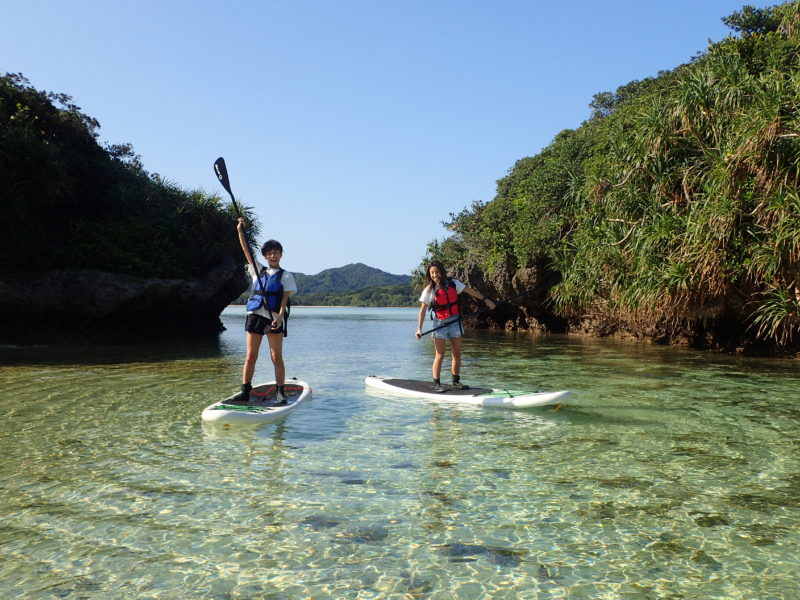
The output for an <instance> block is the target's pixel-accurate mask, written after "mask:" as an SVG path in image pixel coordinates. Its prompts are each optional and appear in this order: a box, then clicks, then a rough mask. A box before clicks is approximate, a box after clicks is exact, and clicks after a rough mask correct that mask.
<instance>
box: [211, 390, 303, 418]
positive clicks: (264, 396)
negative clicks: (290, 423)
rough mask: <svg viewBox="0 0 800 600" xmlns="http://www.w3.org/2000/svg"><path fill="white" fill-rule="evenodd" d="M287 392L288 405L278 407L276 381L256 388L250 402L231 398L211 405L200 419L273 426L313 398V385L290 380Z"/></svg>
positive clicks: (251, 393)
mask: <svg viewBox="0 0 800 600" xmlns="http://www.w3.org/2000/svg"><path fill="white" fill-rule="evenodd" d="M284 390H285V392H286V400H287V403H286V404H285V405H280V404H278V399H277V397H276V395H277V391H278V390H277V387H275V382H274V381H273V382H270V383H262V384H261V385H257V386H255V387H254V388H253V389H252V390H251V391H250V400H248V401H247V402H242V401H234V400H232V398H233V396H231V397H230V398H226V399H225V400H223V401H221V402H215V403H214V404H212V405H211V406H207V407H206V408H205V409H204V410H203V412H202V413H201V415H200V417H201V418H202V419H203V421H206V422H209V423H218V424H222V425H237V424H239V425H241V424H244V425H246V424H252V425H257V424H260V423H271V422H272V421H277V420H279V419H283V418H284V417H286V416H287V415H288V414H289V413H291V412H292V411H294V410H295V409H296V408H297V407H298V406H300V405H301V404H302V403H303V402H305V401H306V400H310V399H311V386H310V385H308V384H307V383H306V382H305V381H299V380H297V379H289V380H287V381H286V385H285V386H284ZM234 395H235V394H234Z"/></svg>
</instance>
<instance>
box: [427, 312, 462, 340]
mask: <svg viewBox="0 0 800 600" xmlns="http://www.w3.org/2000/svg"><path fill="white" fill-rule="evenodd" d="M444 323H447V325H445V326H444V327H442V328H441V329H437V330H436V331H434V332H433V333H432V334H431V335H432V336H433V337H434V338H436V339H438V340H449V339H451V338H458V337H461V333H462V329H461V321H460V320H459V319H458V317H456V318H452V317H451V318H450V319H449V320H448V319H445V320H444V321H440V320H439V319H434V320H433V326H434V327H439V325H442V324H444Z"/></svg>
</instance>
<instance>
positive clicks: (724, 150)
mask: <svg viewBox="0 0 800 600" xmlns="http://www.w3.org/2000/svg"><path fill="white" fill-rule="evenodd" d="M723 21H724V22H725V23H726V24H727V25H728V26H729V27H731V28H732V29H733V30H734V31H737V32H739V33H740V34H741V35H740V36H738V37H735V36H730V37H728V38H726V39H724V40H722V41H721V42H719V43H716V44H713V45H711V46H710V47H709V48H708V50H707V51H705V52H703V53H701V54H700V55H698V56H697V57H695V59H693V60H692V61H691V62H690V63H688V64H685V65H682V66H680V67H678V68H676V69H674V70H672V71H669V72H662V73H660V74H659V75H658V76H657V77H655V78H651V79H646V80H644V81H635V82H632V83H630V84H628V85H626V86H623V87H621V88H619V89H618V90H617V91H616V92H615V93H601V94H598V95H596V96H595V98H594V100H593V102H592V105H591V108H592V111H593V114H592V117H591V118H590V119H589V120H588V121H586V122H585V123H583V124H582V125H581V126H580V127H578V128H577V129H575V130H566V131H562V132H561V133H559V134H558V135H557V136H556V137H555V139H554V140H553V142H552V143H551V144H550V145H549V146H548V147H547V148H545V149H544V150H543V151H542V152H541V153H539V154H538V155H536V156H533V157H529V158H523V159H521V160H519V161H518V162H517V163H516V164H515V165H514V167H513V168H512V169H511V170H510V172H509V173H508V175H507V176H506V177H504V178H503V179H501V180H499V181H498V186H497V195H496V197H495V198H494V199H493V200H492V201H491V202H488V203H475V204H473V206H472V207H471V208H469V209H466V210H464V211H462V212H461V213H460V214H457V215H451V221H450V222H449V223H448V225H449V227H450V228H451V230H452V231H453V232H454V234H453V235H452V236H451V237H449V238H448V239H446V240H445V241H444V242H443V243H441V244H439V243H432V244H431V245H430V246H429V248H428V257H429V258H430V257H436V258H440V259H442V260H444V261H445V263H446V264H449V265H453V266H459V265H461V266H465V265H467V264H472V265H479V266H480V267H481V268H482V269H483V270H484V271H485V272H487V273H492V272H494V271H495V270H496V269H497V268H498V267H499V266H503V267H504V268H506V269H507V270H509V271H514V270H516V269H520V268H523V267H530V266H534V265H540V266H541V265H543V264H545V265H550V266H551V267H553V268H556V269H559V270H561V271H562V272H563V274H564V282H563V284H561V285H560V286H558V287H557V288H555V289H554V291H553V297H554V299H555V303H556V304H555V305H556V307H557V309H558V311H559V312H560V313H561V314H562V315H563V316H567V317H570V316H572V317H579V316H580V315H585V314H587V313H593V314H601V315H605V316H607V317H610V318H614V319H617V320H619V321H624V322H627V323H630V324H640V325H642V326H643V327H646V326H648V325H653V324H654V323H658V324H661V325H662V326H664V325H665V324H666V326H669V324H674V326H675V327H677V326H678V325H679V324H680V323H686V322H690V321H694V322H702V321H706V320H714V319H724V320H731V321H737V322H739V323H742V324H744V325H746V326H748V327H749V328H750V332H751V334H752V335H753V336H755V337H756V338H761V339H767V340H772V342H774V343H778V344H782V343H786V342H788V341H790V340H791V339H792V338H793V337H794V338H795V339H796V337H797V333H798V326H799V325H800V190H799V189H798V181H799V179H798V177H799V176H800V164H799V163H798V161H800V121H799V119H800V113H799V112H798V111H799V110H800V2H790V3H785V4H782V5H778V6H775V7H771V8H767V9H754V8H752V7H745V8H744V9H743V10H742V11H740V12H737V13H735V14H734V15H731V16H730V17H727V18H725V19H723Z"/></svg>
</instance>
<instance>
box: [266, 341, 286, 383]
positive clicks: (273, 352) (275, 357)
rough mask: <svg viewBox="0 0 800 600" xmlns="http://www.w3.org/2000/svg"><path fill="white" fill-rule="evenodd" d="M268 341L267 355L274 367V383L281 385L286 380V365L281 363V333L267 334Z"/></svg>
mask: <svg viewBox="0 0 800 600" xmlns="http://www.w3.org/2000/svg"><path fill="white" fill-rule="evenodd" d="M267 341H269V355H270V357H271V358H272V365H273V366H274V367H275V385H283V384H284V383H285V381H286V367H285V366H284V364H283V334H282V333H270V334H267Z"/></svg>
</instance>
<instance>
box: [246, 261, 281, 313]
mask: <svg viewBox="0 0 800 600" xmlns="http://www.w3.org/2000/svg"><path fill="white" fill-rule="evenodd" d="M282 275H283V269H278V270H277V271H275V272H274V273H273V274H272V275H267V268H266V267H264V268H263V269H261V275H259V276H258V280H257V281H256V282H255V285H254V286H253V293H252V294H251V295H250V298H248V299H247V310H248V311H253V310H258V309H259V308H261V307H262V306H266V307H267V309H268V310H269V311H270V312H275V313H276V312H278V311H279V310H280V308H281V300H282V299H283V283H281V276H282Z"/></svg>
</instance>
